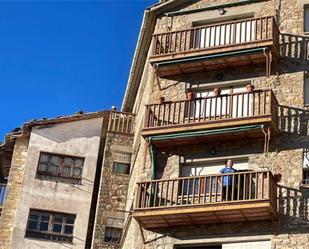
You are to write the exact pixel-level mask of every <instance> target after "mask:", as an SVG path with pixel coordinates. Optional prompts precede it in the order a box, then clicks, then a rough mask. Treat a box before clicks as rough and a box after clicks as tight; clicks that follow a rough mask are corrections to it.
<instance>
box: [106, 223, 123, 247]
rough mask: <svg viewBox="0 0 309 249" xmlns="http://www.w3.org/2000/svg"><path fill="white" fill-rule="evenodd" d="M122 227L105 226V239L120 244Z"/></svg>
mask: <svg viewBox="0 0 309 249" xmlns="http://www.w3.org/2000/svg"><path fill="white" fill-rule="evenodd" d="M121 236H122V229H121V228H118V227H105V236H104V241H105V242H108V243H112V244H120V240H121Z"/></svg>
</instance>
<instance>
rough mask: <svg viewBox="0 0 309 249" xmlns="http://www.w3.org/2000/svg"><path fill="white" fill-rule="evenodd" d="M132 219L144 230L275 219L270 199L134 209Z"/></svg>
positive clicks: (275, 215)
mask: <svg viewBox="0 0 309 249" xmlns="http://www.w3.org/2000/svg"><path fill="white" fill-rule="evenodd" d="M133 217H134V218H135V219H136V220H137V221H138V222H139V223H140V224H141V226H143V227H144V228H146V229H150V230H151V229H157V228H164V227H176V226H188V225H205V224H221V223H232V222H249V221H260V220H271V221H273V220H275V219H276V218H277V214H276V211H275V210H274V208H273V207H272V206H271V203H270V201H269V200H254V201H246V202H241V203H240V202H229V203H213V204H207V205H196V206H181V207H164V208H160V207H159V208H156V209H153V208H152V209H151V210H150V209H148V210H147V209H146V210H145V209H144V210H135V211H134V213H133Z"/></svg>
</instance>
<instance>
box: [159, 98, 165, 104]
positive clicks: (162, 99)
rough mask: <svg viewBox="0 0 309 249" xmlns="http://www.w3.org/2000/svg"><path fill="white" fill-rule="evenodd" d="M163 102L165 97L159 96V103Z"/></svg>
mask: <svg viewBox="0 0 309 249" xmlns="http://www.w3.org/2000/svg"><path fill="white" fill-rule="evenodd" d="M164 102H165V98H164V97H160V98H159V104H160V105H162V104H164Z"/></svg>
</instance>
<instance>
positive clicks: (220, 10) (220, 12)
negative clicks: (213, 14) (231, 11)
mask: <svg viewBox="0 0 309 249" xmlns="http://www.w3.org/2000/svg"><path fill="white" fill-rule="evenodd" d="M225 13H226V10H225V9H223V8H221V9H219V14H220V15H221V16H222V15H224V14H225Z"/></svg>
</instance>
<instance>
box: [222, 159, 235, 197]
mask: <svg viewBox="0 0 309 249" xmlns="http://www.w3.org/2000/svg"><path fill="white" fill-rule="evenodd" d="M233 165H234V162H233V160H232V159H229V160H227V161H226V162H225V167H224V168H223V169H221V170H220V173H221V174H224V176H223V177H222V178H223V179H222V201H230V200H232V191H233V190H232V188H233V177H232V176H228V175H226V174H230V173H235V172H237V170H236V169H234V168H233ZM235 180H236V178H235V177H234V193H235V187H236V184H235V183H236V181H235Z"/></svg>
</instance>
